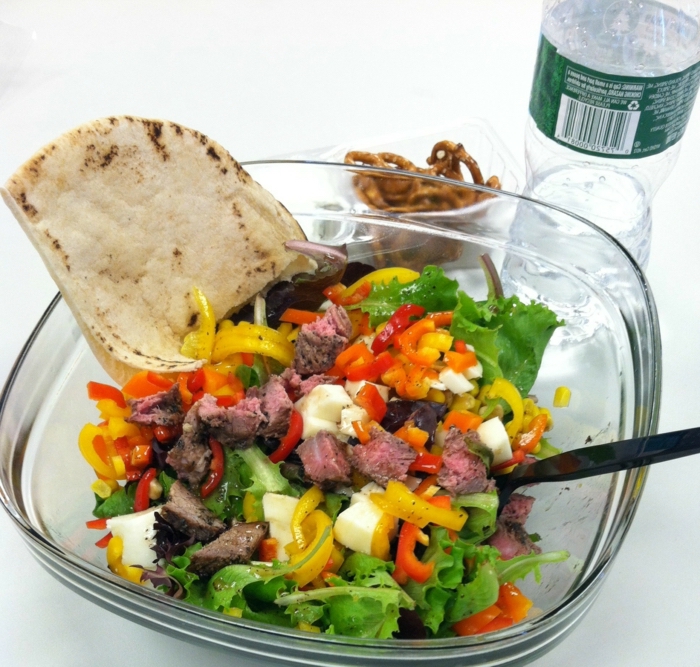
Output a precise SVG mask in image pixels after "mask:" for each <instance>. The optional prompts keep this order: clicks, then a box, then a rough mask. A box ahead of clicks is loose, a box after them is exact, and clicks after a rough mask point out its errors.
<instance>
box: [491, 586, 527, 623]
mask: <svg viewBox="0 0 700 667" xmlns="http://www.w3.org/2000/svg"><path fill="white" fill-rule="evenodd" d="M496 604H497V605H498V606H499V607H500V608H501V609H502V610H503V614H504V615H506V616H509V617H510V618H511V619H513V621H515V622H516V623H519V622H520V621H522V620H523V619H524V618H525V617H526V616H527V612H528V611H530V608H531V607H532V600H530V598H528V597H525V596H524V595H523V594H522V593H521V592H520V589H519V588H518V587H517V586H515V585H514V584H511V583H510V582H506V583H505V584H502V585H501V587H500V588H499V589H498V601H497V602H496Z"/></svg>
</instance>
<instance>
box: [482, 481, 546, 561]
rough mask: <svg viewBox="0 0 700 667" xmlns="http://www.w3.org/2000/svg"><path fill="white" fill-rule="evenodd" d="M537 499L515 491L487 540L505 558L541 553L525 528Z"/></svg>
mask: <svg viewBox="0 0 700 667" xmlns="http://www.w3.org/2000/svg"><path fill="white" fill-rule="evenodd" d="M534 502H535V499H534V498H532V497H530V496H524V495H521V494H519V493H514V494H513V495H512V496H511V497H510V500H509V501H508V504H507V505H506V506H505V507H504V508H503V510H502V512H501V516H499V517H498V520H497V521H496V532H495V533H494V534H493V535H491V537H489V539H488V540H487V542H488V544H490V545H491V546H492V547H496V549H498V550H499V551H500V552H501V558H502V559H503V560H510V559H511V558H515V557H516V556H524V555H526V554H529V553H537V554H538V553H541V549H540V548H539V547H538V546H537V545H536V544H534V543H533V541H532V540H531V539H530V536H529V535H528V534H527V531H526V530H525V527H524V524H525V520H526V519H527V517H528V515H529V514H530V510H531V509H532V504H533V503H534Z"/></svg>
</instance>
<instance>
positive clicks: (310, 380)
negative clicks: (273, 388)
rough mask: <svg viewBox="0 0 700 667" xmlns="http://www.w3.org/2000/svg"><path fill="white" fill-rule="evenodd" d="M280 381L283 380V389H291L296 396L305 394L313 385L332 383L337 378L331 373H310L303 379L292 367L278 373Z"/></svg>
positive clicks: (299, 396)
mask: <svg viewBox="0 0 700 667" xmlns="http://www.w3.org/2000/svg"><path fill="white" fill-rule="evenodd" d="M280 378H281V379H282V382H284V386H285V389H286V390H287V391H291V392H292V393H293V394H294V395H295V396H296V397H297V398H301V397H302V396H306V394H308V393H310V392H311V391H312V390H313V389H314V388H315V387H318V386H319V385H320V384H334V383H335V382H337V381H338V378H336V377H333V376H332V375H311V376H309V377H307V378H306V379H305V380H304V379H303V378H302V377H301V375H299V373H297V372H296V371H295V370H294V369H293V368H291V367H290V368H285V369H284V372H283V373H282V375H280Z"/></svg>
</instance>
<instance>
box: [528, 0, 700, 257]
mask: <svg viewBox="0 0 700 667" xmlns="http://www.w3.org/2000/svg"><path fill="white" fill-rule="evenodd" d="M699 17H700V2H699V1H698V0H667V2H665V3H661V2H656V1H651V2H649V1H646V0H643V1H642V0H634V1H633V0H546V2H545V3H544V7H543V17H542V35H541V39H540V49H539V53H538V59H537V65H536V68H535V77H534V81H533V90H532V97H531V100H530V117H529V119H528V123H527V129H526V137H525V155H526V165H527V188H526V194H528V195H531V196H534V197H536V198H538V199H542V200H544V201H547V202H548V203H552V204H556V205H557V206H561V207H563V208H566V209H568V210H570V211H573V212H575V213H578V214H580V215H583V216H584V217H586V218H587V219H589V220H591V221H592V222H595V223H596V224H598V225H599V226H600V227H602V228H603V229H605V230H606V231H608V232H609V233H611V234H613V235H614V236H616V237H617V238H618V239H619V240H620V242H621V243H622V244H623V245H624V246H625V247H626V248H627V249H628V250H629V251H630V252H631V253H632V255H633V256H634V257H635V258H636V259H637V261H638V262H639V263H640V265H642V266H646V264H647V262H648V259H649V245H650V239H651V202H652V199H653V197H654V195H655V194H656V191H657V190H658V188H659V187H660V185H661V184H662V183H663V181H664V180H665V179H666V177H667V176H668V174H669V173H670V172H671V169H672V168H673V166H674V165H675V163H676V159H677V157H678V152H679V150H680V143H679V142H680V138H681V137H682V135H683V132H684V130H685V126H686V124H687V120H688V116H689V114H690V111H691V109H692V105H693V102H694V100H695V96H696V93H697V88H698V82H699V81H700V69H699V68H698V60H699V59H700V29H699V27H698V19H699Z"/></svg>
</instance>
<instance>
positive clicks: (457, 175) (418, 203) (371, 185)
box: [345, 141, 501, 213]
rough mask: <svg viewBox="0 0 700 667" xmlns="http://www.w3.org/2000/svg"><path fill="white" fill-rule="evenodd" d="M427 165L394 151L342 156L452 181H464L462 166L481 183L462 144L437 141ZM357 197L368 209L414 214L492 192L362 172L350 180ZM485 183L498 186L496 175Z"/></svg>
mask: <svg viewBox="0 0 700 667" xmlns="http://www.w3.org/2000/svg"><path fill="white" fill-rule="evenodd" d="M426 161H427V163H428V165H429V166H428V167H427V168H425V167H418V166H416V165H415V164H413V162H411V161H410V160H408V159H406V158H405V157H402V156H401V155H396V154H395V153H386V152H382V153H369V152H366V151H350V152H349V153H347V155H346V156H345V163H346V164H352V165H365V166H369V167H383V168H384V169H393V170H400V171H408V172H413V173H418V174H426V175H429V176H439V177H443V178H445V179H450V180H453V181H462V182H464V176H463V175H462V168H461V165H462V164H463V165H465V166H466V167H467V169H468V170H469V173H470V175H471V177H472V181H473V182H474V183H475V184H477V185H484V177H483V176H482V174H481V170H480V169H479V165H478V164H477V162H476V160H475V159H474V158H473V157H472V156H471V155H469V153H467V151H466V150H464V146H462V144H455V143H454V142H452V141H439V142H438V143H437V144H435V146H433V150H432V152H431V153H430V157H428V159H427V160H426ZM353 184H354V186H355V191H356V192H357V195H358V197H359V198H360V199H361V200H362V201H363V202H364V203H365V204H367V205H368V206H369V207H370V208H374V209H380V210H383V211H389V212H391V213H413V212H421V211H449V210H454V209H459V208H464V207H466V206H471V205H472V204H475V203H477V202H479V201H482V200H484V199H488V198H489V197H492V196H493V195H490V194H488V193H485V192H477V191H476V190H471V189H469V188H456V187H454V186H453V185H452V184H450V183H445V184H442V183H436V182H434V181H427V180H424V181H422V180H420V179H414V178H406V177H401V176H400V175H398V174H397V175H396V176H394V175H388V174H386V175H385V174H373V173H368V172H361V173H359V174H358V175H357V176H355V177H354V179H353ZM485 185H487V186H488V187H490V188H494V189H500V187H501V183H500V180H499V179H498V177H497V176H491V178H489V179H488V180H487V181H486V183H485Z"/></svg>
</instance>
